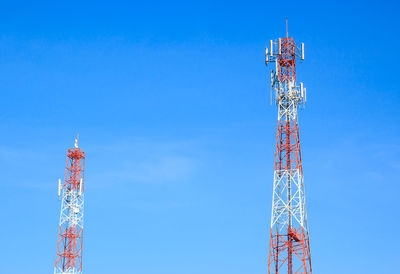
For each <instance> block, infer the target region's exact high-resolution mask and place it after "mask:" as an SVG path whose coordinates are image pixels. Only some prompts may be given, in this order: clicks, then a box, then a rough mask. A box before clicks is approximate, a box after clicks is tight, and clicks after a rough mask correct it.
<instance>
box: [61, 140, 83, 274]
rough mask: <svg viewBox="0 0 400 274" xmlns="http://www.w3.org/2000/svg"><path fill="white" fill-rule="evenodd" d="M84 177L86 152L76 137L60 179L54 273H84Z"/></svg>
mask: <svg viewBox="0 0 400 274" xmlns="http://www.w3.org/2000/svg"><path fill="white" fill-rule="evenodd" d="M84 178H85V152H83V151H82V150H81V149H80V148H78V138H77V139H76V140H75V148H72V149H68V152H67V164H66V168H65V177H64V182H63V183H61V179H59V181H58V196H59V197H61V214H60V227H59V232H58V241H57V255H56V264H55V267H54V274H81V273H82V236H83V202H84Z"/></svg>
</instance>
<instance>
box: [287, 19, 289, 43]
mask: <svg viewBox="0 0 400 274" xmlns="http://www.w3.org/2000/svg"><path fill="white" fill-rule="evenodd" d="M286 38H289V32H288V20H287V17H286Z"/></svg>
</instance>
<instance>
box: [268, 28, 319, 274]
mask: <svg viewBox="0 0 400 274" xmlns="http://www.w3.org/2000/svg"><path fill="white" fill-rule="evenodd" d="M265 56H266V60H265V61H266V64H267V65H268V63H272V64H274V66H273V69H272V70H271V87H272V90H273V91H274V101H275V103H276V105H277V106H278V128H277V137H276V151H275V168H274V187H273V194H272V195H273V197H272V216H271V232H270V233H271V234H270V242H269V259H268V273H269V274H272V273H274V274H277V273H281V274H282V273H288V274H293V273H296V274H300V273H301V274H309V273H312V268H311V253H310V242H309V233H308V225H307V212H306V194H305V190H304V180H303V166H302V161H301V152H300V138H299V122H298V116H297V109H298V107H299V105H301V104H304V103H305V102H306V89H305V88H304V87H303V83H300V84H299V85H298V84H297V83H296V58H300V59H301V60H304V44H303V43H302V44H301V47H297V46H296V44H295V42H294V40H293V38H292V37H289V36H288V34H287V25H286V38H279V39H277V40H274V41H273V40H271V41H270V46H269V48H268V47H267V48H266V50H265Z"/></svg>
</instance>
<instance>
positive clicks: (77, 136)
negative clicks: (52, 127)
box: [75, 131, 79, 148]
mask: <svg viewBox="0 0 400 274" xmlns="http://www.w3.org/2000/svg"><path fill="white" fill-rule="evenodd" d="M78 141H79V131H78V134H77V135H76V139H75V148H78Z"/></svg>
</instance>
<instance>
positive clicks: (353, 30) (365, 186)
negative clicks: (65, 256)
mask: <svg viewBox="0 0 400 274" xmlns="http://www.w3.org/2000/svg"><path fill="white" fill-rule="evenodd" d="M285 3H286V4H282V3H279V2H278V1H275V2H269V1H245V2H232V1H227V2H222V1H201V2H190V1H181V2H180V1H168V2H167V3H165V2H163V1H160V2H156V1H150V2H133V1H126V2H122V1H113V2H111V1H110V2H108V3H107V2H101V1H100V2H99V1H96V2H95V1H86V2H85V3H81V1H69V2H67V3H65V4H57V3H54V1H53V2H50V1H48V2H44V1H35V2H25V1H20V2H18V3H16V1H3V3H2V9H1V11H0V15H1V16H0V92H1V95H2V96H1V97H2V98H1V101H0V106H1V107H0V130H1V132H2V134H1V137H0V164H1V168H0V170H1V173H2V179H1V181H0V191H1V199H0V207H1V208H2V209H3V210H2V221H1V226H0V241H1V242H2V248H1V249H0V273H4V274H19V273H24V274H26V273H29V274H36V273H38V274H39V273H52V271H53V266H54V260H55V252H56V240H57V229H58V220H59V210H60V202H59V200H58V197H57V179H58V178H59V177H61V176H63V173H64V167H65V157H66V150H67V149H68V148H70V147H72V146H73V140H74V137H75V134H76V133H77V131H79V132H80V146H81V147H82V148H83V149H84V150H85V151H86V155H87V159H86V189H85V190H86V196H85V199H86V200H85V202H86V205H85V206H86V207H85V218H86V219H85V233H84V271H85V273H97V274H103V273H141V274H200V273H202V274H203V273H207V274H217V273H218V274H221V273H230V274H244V273H246V274H261V273H266V260H267V250H268V235H269V223H270V211H271V198H272V193H271V192H272V177H273V161H274V150H275V148H274V142H275V134H276V118H277V110H276V107H275V106H270V105H269V82H268V78H269V77H268V75H269V72H268V69H267V68H265V66H264V47H265V45H266V44H267V42H268V41H269V39H273V38H277V37H279V36H283V35H284V30H285V26H284V19H285V17H288V18H289V34H290V35H292V36H293V37H294V38H295V40H296V41H297V42H304V43H305V45H306V61H305V62H304V63H303V64H299V65H298V81H302V82H304V83H305V86H306V87H307V91H308V92H307V95H308V96H307V97H308V101H307V106H306V108H305V109H304V110H301V112H300V114H299V116H300V128H301V129H300V130H301V132H300V135H301V142H302V155H303V163H304V173H305V174H304V175H305V184H306V192H307V203H308V208H307V210H308V219H309V226H310V233H311V254H312V260H313V268H314V272H315V273H324V274H331V273H332V274H333V273H352V274H355V273H363V274H365V273H393V272H394V271H395V270H396V269H397V268H398V266H397V263H396V262H397V260H398V257H399V255H400V252H399V251H398V247H397V245H396V243H397V242H398V241H397V238H396V235H397V230H398V227H400V221H399V217H400V216H399V205H398V202H397V201H398V193H399V191H400V187H399V181H398V174H399V171H400V160H399V155H400V142H399V141H400V140H399V139H400V138H399V134H400V123H399V122H400V110H399V107H400V90H399V84H398V67H397V65H398V64H399V61H400V60H399V59H400V58H399V54H398V44H399V42H400V41H399V37H398V36H399V30H398V29H399V27H400V24H399V19H398V11H399V8H400V7H399V4H398V3H396V2H395V1H374V2H373V1H352V2H349V1H336V2H334V3H333V2H332V3H331V4H328V3H326V2H324V1H315V2H310V1H293V2H291V1H287V2H285Z"/></svg>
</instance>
